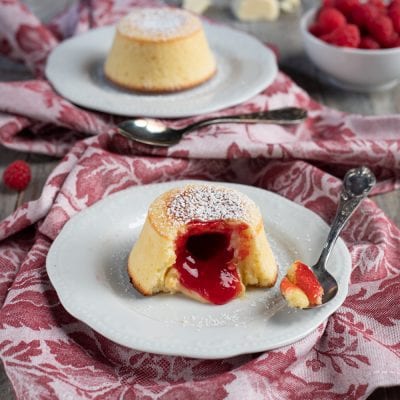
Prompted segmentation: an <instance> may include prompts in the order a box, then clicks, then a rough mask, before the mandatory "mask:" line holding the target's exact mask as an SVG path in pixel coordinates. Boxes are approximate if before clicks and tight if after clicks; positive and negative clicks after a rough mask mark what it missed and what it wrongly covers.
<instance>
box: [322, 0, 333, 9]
mask: <svg viewBox="0 0 400 400" xmlns="http://www.w3.org/2000/svg"><path fill="white" fill-rule="evenodd" d="M322 7H323V8H326V7H335V0H322Z"/></svg>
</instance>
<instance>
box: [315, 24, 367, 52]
mask: <svg viewBox="0 0 400 400" xmlns="http://www.w3.org/2000/svg"><path fill="white" fill-rule="evenodd" d="M321 39H322V40H324V41H325V42H327V43H330V44H333V45H335V46H342V47H358V46H359V44H360V31H359V29H358V27H357V26H356V25H353V24H346V25H344V26H341V27H339V28H337V29H336V30H334V31H333V32H331V33H328V34H327V35H323V36H321Z"/></svg>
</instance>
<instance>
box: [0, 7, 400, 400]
mask: <svg viewBox="0 0 400 400" xmlns="http://www.w3.org/2000/svg"><path fill="white" fill-rule="evenodd" d="M44 1H45V0H41V6H43V4H42V3H43V2H44ZM46 1H47V2H48V7H52V6H55V4H54V3H57V2H53V1H52V0H46ZM311 4H312V1H311V0H304V2H303V8H308V6H309V5H311ZM48 7H47V8H46V7H45V8H44V9H45V10H46V13H47V14H46V15H49V14H51V12H50V11H51V10H49V8H48ZM299 14H300V13H297V14H290V15H285V16H282V17H281V18H280V19H279V20H278V21H276V22H273V23H266V22H253V23H243V22H239V21H236V20H234V18H233V17H232V15H231V13H230V12H229V10H228V9H227V8H224V7H221V6H219V7H216V6H214V7H211V8H210V9H209V10H208V11H207V13H206V15H207V16H208V17H210V18H213V19H216V20H219V21H221V22H224V23H226V24H228V25H231V26H233V27H236V28H237V29H241V30H244V31H247V32H249V33H251V34H253V35H254V36H256V37H258V38H259V39H260V40H261V41H263V42H269V43H275V44H276V45H278V47H279V50H280V61H279V64H280V68H281V70H283V71H284V72H286V73H287V74H288V75H289V76H291V77H292V79H293V80H294V81H296V82H297V83H298V84H299V85H300V86H301V87H303V88H304V89H305V90H306V91H307V92H308V93H309V94H310V95H311V96H312V97H313V98H314V99H315V100H317V101H319V102H321V103H323V104H325V105H327V106H329V107H332V108H336V109H339V110H343V111H347V112H353V113H359V114H364V115H383V114H395V113H399V112H400V85H398V86H397V87H395V88H394V89H392V90H390V91H386V92H377V93H372V94H358V93H352V92H346V91H343V90H340V89H338V88H335V87H333V86H330V85H329V84H328V83H327V82H326V80H325V78H324V76H323V75H322V74H321V73H320V72H319V71H318V70H316V68H315V67H314V66H313V65H312V64H311V63H310V61H309V60H308V59H307V57H306V56H305V54H304V50H303V46H302V43H301V39H300V35H299V34H298V20H299ZM28 78H30V75H29V73H27V71H26V70H25V69H24V68H23V67H22V66H19V65H16V64H13V63H10V62H8V61H7V60H5V59H2V58H0V80H2V81H10V80H19V79H28ZM399 135H400V132H399ZM15 159H25V160H27V161H28V162H29V164H30V165H31V167H32V175H33V177H32V182H31V184H30V185H29V187H28V189H27V190H25V191H24V192H21V193H19V194H16V193H14V192H11V191H8V190H7V189H5V188H4V186H3V185H0V199H1V200H0V219H2V218H4V217H5V216H7V215H9V214H10V213H11V212H12V211H13V210H15V208H16V207H18V206H19V205H20V204H22V203H23V202H25V201H29V200H31V199H36V198H38V197H39V195H40V193H41V190H42V188H43V185H44V182H45V180H46V178H47V176H48V175H49V173H50V172H51V171H52V170H53V168H54V167H55V166H56V165H57V163H58V160H57V159H55V158H52V157H47V156H42V155H35V154H25V153H20V152H16V151H12V150H8V149H5V148H3V147H1V146H0V175H1V174H2V173H3V171H4V168H5V167H6V166H7V164H9V163H10V162H11V161H13V160H15ZM373 200H374V201H375V202H376V203H377V204H378V205H379V206H380V207H381V208H382V209H383V210H384V211H385V212H386V214H387V215H388V216H389V217H390V218H391V219H392V220H393V221H394V222H395V223H396V224H397V226H399V227H400V191H394V192H391V193H386V194H384V195H379V196H375V197H374V198H373ZM6 399H7V400H9V399H14V395H13V391H12V388H11V386H10V384H9V381H8V379H7V376H6V375H5V373H4V371H3V370H2V369H1V368H0V400H6ZM385 399H386V400H394V399H400V387H394V388H379V389H377V390H376V391H375V392H374V393H373V394H372V395H371V396H370V397H369V400H385Z"/></svg>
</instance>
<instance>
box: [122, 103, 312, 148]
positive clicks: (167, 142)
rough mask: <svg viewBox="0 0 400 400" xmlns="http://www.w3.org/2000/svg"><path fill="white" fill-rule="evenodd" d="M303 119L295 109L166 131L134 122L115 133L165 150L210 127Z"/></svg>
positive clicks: (144, 120) (149, 123)
mask: <svg viewBox="0 0 400 400" xmlns="http://www.w3.org/2000/svg"><path fill="white" fill-rule="evenodd" d="M305 118H307V111H306V110H303V109H301V108H296V107H288V108H281V109H275V110H269V111H264V112H256V113H251V114H241V115H225V116H221V117H215V118H208V119H203V120H200V121H197V122H195V123H193V124H191V125H187V126H185V127H184V128H181V129H173V128H168V127H167V126H166V125H165V124H163V123H162V122H161V121H159V120H157V119H152V118H137V119H130V120H126V121H123V122H121V123H119V124H118V131H119V133H120V134H121V135H123V136H125V137H126V138H128V139H131V140H134V141H136V142H140V143H146V144H151V145H153V146H163V147H168V146H172V145H174V144H177V143H179V141H180V140H181V139H182V136H183V135H184V134H186V133H188V132H191V131H194V130H195V129H199V128H202V127H204V126H207V125H211V124H227V123H246V124H249V123H252V124H256V123H261V124H266V123H268V124H278V125H289V124H297V123H299V122H301V121H303V120H304V119H305Z"/></svg>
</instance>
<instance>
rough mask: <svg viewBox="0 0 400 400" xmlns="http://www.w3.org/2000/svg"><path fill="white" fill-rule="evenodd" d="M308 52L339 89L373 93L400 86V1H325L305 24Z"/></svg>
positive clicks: (304, 21) (304, 36)
mask: <svg viewBox="0 0 400 400" xmlns="http://www.w3.org/2000/svg"><path fill="white" fill-rule="evenodd" d="M300 29H301V33H302V36H303V41H304V46H305V50H306V52H307V54H308V56H309V57H310V58H311V60H312V61H313V62H314V64H315V65H316V66H317V67H318V68H319V69H320V70H322V71H323V72H325V73H327V76H328V78H329V79H330V80H331V81H333V82H334V83H335V84H337V85H338V86H340V87H342V88H345V89H350V90H355V91H360V92H371V91H377V90H387V89H390V88H392V87H394V86H395V85H396V84H397V83H398V82H399V80H400V0H388V1H385V0H323V1H322V3H321V6H320V7H319V8H314V9H312V10H309V11H307V12H306V13H305V14H304V15H303V16H302V20H301V26H300Z"/></svg>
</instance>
